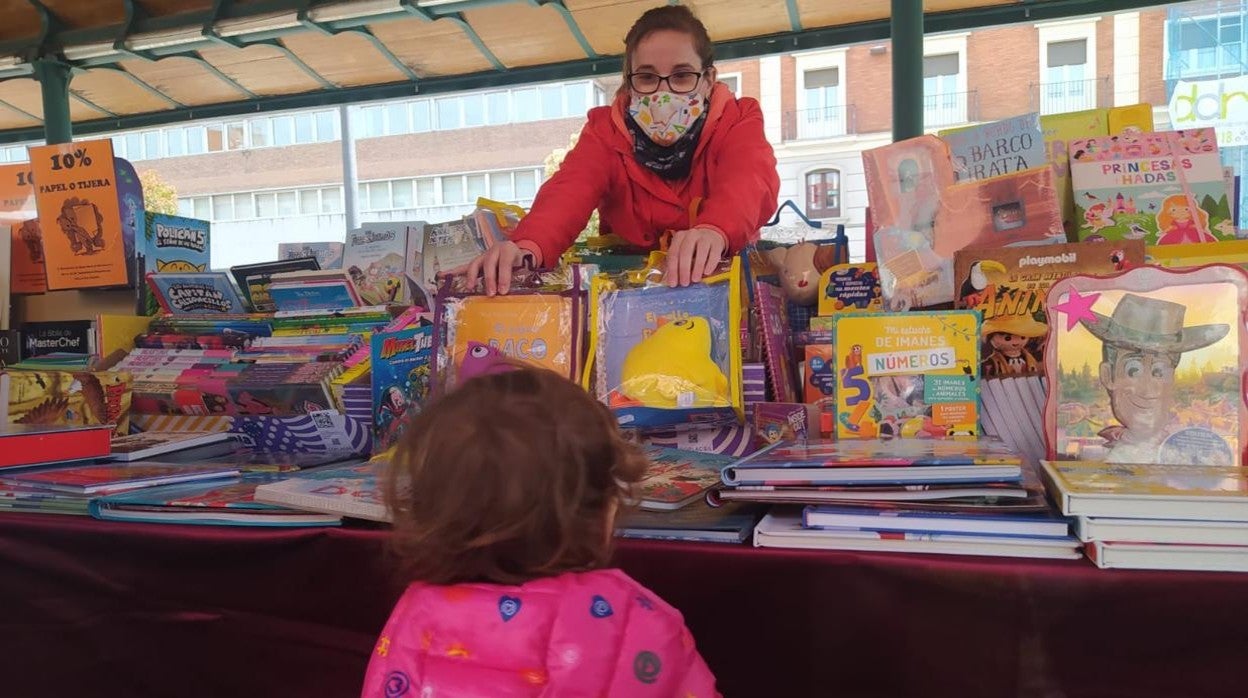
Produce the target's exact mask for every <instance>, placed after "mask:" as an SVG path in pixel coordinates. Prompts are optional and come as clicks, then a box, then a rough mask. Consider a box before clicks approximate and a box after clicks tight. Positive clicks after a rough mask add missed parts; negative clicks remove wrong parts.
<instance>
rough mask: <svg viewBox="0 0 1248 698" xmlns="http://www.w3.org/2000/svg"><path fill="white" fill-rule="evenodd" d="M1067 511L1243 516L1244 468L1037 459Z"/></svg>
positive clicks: (1246, 501)
mask: <svg viewBox="0 0 1248 698" xmlns="http://www.w3.org/2000/svg"><path fill="white" fill-rule="evenodd" d="M1041 465H1042V466H1043V475H1044V478H1045V481H1046V482H1047V483H1048V486H1049V491H1050V492H1052V493H1053V499H1054V501H1055V502H1057V506H1058V508H1059V509H1061V511H1062V513H1063V514H1066V515H1067V516H1081V517H1082V516H1089V517H1113V518H1129V519H1177V520H1181V521H1248V474H1246V473H1245V471H1244V470H1243V469H1242V468H1240V467H1238V466H1215V465H1168V464H1158V463H1139V464H1137V463H1104V462H1099V461H1047V460H1046V461H1042V462H1041Z"/></svg>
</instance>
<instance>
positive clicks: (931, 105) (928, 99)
mask: <svg viewBox="0 0 1248 698" xmlns="http://www.w3.org/2000/svg"><path fill="white" fill-rule="evenodd" d="M978 112H979V93H978V92H977V91H975V90H971V91H969V92H944V93H940V94H934V95H924V96H923V126H925V127H927V128H933V127H942V126H953V125H954V124H964V123H967V122H969V121H976V120H977V119H978V118H979V113H978Z"/></svg>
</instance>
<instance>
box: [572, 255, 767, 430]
mask: <svg viewBox="0 0 1248 698" xmlns="http://www.w3.org/2000/svg"><path fill="white" fill-rule="evenodd" d="M654 269H655V267H654V266H653V265H652V267H651V270H652V271H653V270H654ZM630 277H631V278H630ZM657 280H658V274H657V273H650V272H647V271H642V272H637V273H632V274H627V275H623V276H618V277H607V276H599V277H598V278H597V279H595V281H594V285H593V288H592V291H593V293H592V298H591V303H590V305H591V320H590V327H591V332H592V335H591V339H590V347H591V355H592V357H593V363H592V365H591V367H590V368H589V369H588V370H587V371H586V373H585V383H586V385H587V387H590V388H592V391H593V392H594V393H595V394H596V395H598V396H599V398H600V399H602V400H603V402H605V403H606V404H607V405H608V406H609V407H610V408H611V409H612V411H614V412H615V414H616V416H617V417H618V419H619V422H620V425H621V426H626V427H637V428H652V427H663V426H675V425H680V424H689V423H699V424H726V423H733V422H736V423H740V422H742V420H743V415H742V398H741V332H740V322H741V311H740V298H741V286H740V280H741V267H740V259H739V258H733V260H732V262H731V266H730V267H729V270H728V271H727V272H725V273H721V274H718V275H716V276H713V277H709V278H708V279H707V280H705V281H704V282H702V283H696V284H693V285H691V286H687V287H683V288H669V287H667V286H666V285H663V284H658V283H656V281H657Z"/></svg>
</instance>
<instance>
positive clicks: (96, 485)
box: [3, 461, 239, 494]
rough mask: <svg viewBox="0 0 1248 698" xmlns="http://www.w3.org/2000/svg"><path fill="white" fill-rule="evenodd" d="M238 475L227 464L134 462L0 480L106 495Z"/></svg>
mask: <svg viewBox="0 0 1248 698" xmlns="http://www.w3.org/2000/svg"><path fill="white" fill-rule="evenodd" d="M238 474H239V470H238V468H235V467H233V466H230V465H194V464H190V463H158V462H154V461H137V462H134V463H98V464H94V465H80V466H76V467H72V468H50V469H47V470H35V471H23V472H20V473H13V474H12V475H8V476H5V477H4V478H3V481H4V482H5V483H8V484H11V485H21V486H25V487H37V488H39V489H45V490H52V491H54V492H70V493H73V494H109V493H112V492H125V491H127V490H135V489H141V488H144V487H155V486H157V485H172V484H175V483H179V482H195V481H199V480H213V479H216V478H227V477H236V476H238Z"/></svg>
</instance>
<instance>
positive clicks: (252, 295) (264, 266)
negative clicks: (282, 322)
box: [230, 257, 321, 313]
mask: <svg viewBox="0 0 1248 698" xmlns="http://www.w3.org/2000/svg"><path fill="white" fill-rule="evenodd" d="M320 268H321V267H320V263H319V262H318V261H317V259H316V258H315V257H298V258H295V259H284V260H280V261H277V262H260V263H258V264H242V265H239V266H236V267H230V274H232V275H233V276H234V280H235V281H237V282H238V287H239V288H240V289H242V290H243V297H244V298H246V300H247V304H248V305H249V306H251V309H252V310H253V311H255V312H257V313H271V312H273V311H274V310H277V306H276V304H274V303H273V299H272V298H270V297H269V284H271V283H272V281H273V277H274V275H276V274H285V273H287V272H292V271H319V270H320ZM279 278H280V277H279Z"/></svg>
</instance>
